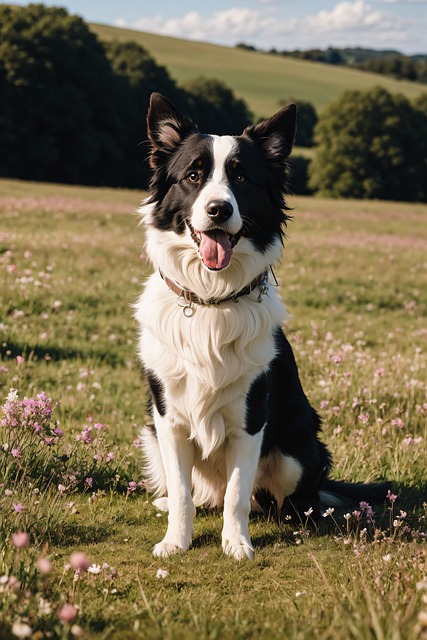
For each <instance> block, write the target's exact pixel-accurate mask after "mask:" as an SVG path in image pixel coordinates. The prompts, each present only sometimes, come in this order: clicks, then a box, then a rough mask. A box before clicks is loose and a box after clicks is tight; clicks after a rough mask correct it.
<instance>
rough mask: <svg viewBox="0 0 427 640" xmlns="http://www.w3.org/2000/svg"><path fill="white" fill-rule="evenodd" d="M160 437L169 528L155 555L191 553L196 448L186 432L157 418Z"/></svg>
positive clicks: (155, 550) (154, 551)
mask: <svg viewBox="0 0 427 640" xmlns="http://www.w3.org/2000/svg"><path fill="white" fill-rule="evenodd" d="M155 424H156V430H157V438H158V442H159V447H160V452H161V455H162V460H163V465H164V469H165V475H166V485H167V491H168V511H169V513H168V528H167V531H166V535H165V537H164V538H163V540H162V541H161V542H159V543H158V544H156V545H155V547H154V549H153V554H154V555H155V556H169V555H172V554H173V553H178V552H179V551H187V549H188V548H189V546H190V544H191V539H192V536H193V520H194V516H195V513H196V509H195V507H194V504H193V499H192V497H191V470H192V466H193V458H194V448H193V443H192V442H190V441H189V440H188V436H187V434H186V432H185V429H184V428H183V427H180V426H176V425H173V424H172V423H171V421H169V420H168V419H167V417H166V416H165V417H164V418H160V416H157V419H156V421H155Z"/></svg>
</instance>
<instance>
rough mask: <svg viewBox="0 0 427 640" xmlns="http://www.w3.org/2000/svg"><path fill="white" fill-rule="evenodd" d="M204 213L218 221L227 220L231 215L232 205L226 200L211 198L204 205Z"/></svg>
mask: <svg viewBox="0 0 427 640" xmlns="http://www.w3.org/2000/svg"><path fill="white" fill-rule="evenodd" d="M206 213H207V214H208V216H209V217H210V218H212V220H217V221H218V222H219V221H224V220H228V218H231V216H232V215H233V205H232V204H231V203H230V202H227V200H211V201H210V202H208V204H207V205H206Z"/></svg>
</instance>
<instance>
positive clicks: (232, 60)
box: [91, 24, 426, 118]
mask: <svg viewBox="0 0 427 640" xmlns="http://www.w3.org/2000/svg"><path fill="white" fill-rule="evenodd" d="M91 28H92V30H93V31H94V32H95V33H96V34H97V35H98V36H99V37H100V38H101V39H103V40H110V39H116V40H120V41H126V40H133V41H135V42H138V43H139V44H141V45H142V46H143V47H145V48H146V49H147V50H148V51H149V52H150V53H151V55H152V56H153V57H154V58H155V60H156V61H157V62H158V63H159V64H162V65H164V66H165V67H166V68H167V69H168V70H169V72H170V73H171V75H172V77H173V78H174V79H175V80H177V81H178V82H183V81H185V80H188V79H190V78H195V77H198V76H206V77H213V78H217V79H219V80H222V81H224V82H225V83H226V84H227V85H228V86H229V87H230V88H231V89H232V90H233V91H234V93H235V94H236V95H237V96H238V97H239V98H244V99H245V100H246V101H247V103H248V105H249V107H250V109H251V110H252V111H253V113H254V114H255V116H256V117H257V118H258V117H267V116H270V115H271V114H273V113H274V112H275V111H277V109H278V106H279V102H280V101H281V100H288V99H290V98H292V99H295V100H304V101H308V102H311V103H313V104H314V105H315V106H316V108H317V109H318V110H319V111H321V110H322V109H323V108H324V107H325V106H326V105H327V104H328V103H329V102H331V100H334V99H335V98H337V97H338V96H339V95H340V94H341V93H342V92H343V91H345V90H347V89H354V90H360V91H365V90H367V89H370V88H371V87H372V86H374V85H380V86H382V87H384V88H385V89H387V90H388V91H390V93H403V94H405V95H406V96H407V97H408V98H413V97H415V96H417V95H419V94H420V93H423V92H425V91H426V85H422V84H417V83H414V82H406V81H399V80H394V79H392V78H388V77H386V76H381V75H378V74H373V73H367V72H362V71H357V70H355V69H349V68H348V67H335V66H333V65H326V64H320V63H314V62H309V61H302V60H294V59H291V58H284V57H281V56H276V55H271V54H267V53H257V52H251V51H244V50H240V49H235V48H229V47H220V46H217V45H213V44H208V43H205V42H193V41H189V40H180V39H178V38H168V37H165V36H159V35H155V34H151V33H143V32H141V31H132V30H129V29H120V28H116V27H110V26H107V25H99V24H92V25H91Z"/></svg>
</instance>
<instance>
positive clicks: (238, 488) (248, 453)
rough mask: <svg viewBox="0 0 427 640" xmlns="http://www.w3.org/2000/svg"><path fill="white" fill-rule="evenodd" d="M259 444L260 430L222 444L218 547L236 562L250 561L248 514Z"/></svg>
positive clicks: (251, 550) (251, 556)
mask: <svg viewBox="0 0 427 640" xmlns="http://www.w3.org/2000/svg"><path fill="white" fill-rule="evenodd" d="M261 442H262V431H261V432H260V433H257V434H255V435H249V434H248V433H247V432H246V431H245V430H243V429H242V430H241V431H239V432H238V433H237V434H235V435H233V436H232V437H231V438H230V440H229V441H228V442H227V444H226V449H225V458H226V468H227V489H226V491H225V497H224V525H223V529H222V548H223V550H224V553H226V554H227V555H229V556H233V557H234V558H236V559H237V560H241V559H242V558H253V555H254V550H253V547H252V543H251V539H250V537H249V513H250V510H251V495H252V489H253V486H254V482H255V476H256V471H257V467H258V460H259V456H260V450H261Z"/></svg>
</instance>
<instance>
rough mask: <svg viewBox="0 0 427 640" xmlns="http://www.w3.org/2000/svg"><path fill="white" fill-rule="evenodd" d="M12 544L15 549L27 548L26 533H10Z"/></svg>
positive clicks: (28, 537) (28, 540) (28, 538)
mask: <svg viewBox="0 0 427 640" xmlns="http://www.w3.org/2000/svg"><path fill="white" fill-rule="evenodd" d="M12 542H13V544H14V546H15V547H16V548H17V549H22V548H23V547H26V546H28V543H29V542H30V536H29V535H28V533H27V532H26V531H15V533H12Z"/></svg>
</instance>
